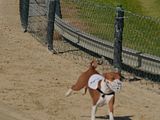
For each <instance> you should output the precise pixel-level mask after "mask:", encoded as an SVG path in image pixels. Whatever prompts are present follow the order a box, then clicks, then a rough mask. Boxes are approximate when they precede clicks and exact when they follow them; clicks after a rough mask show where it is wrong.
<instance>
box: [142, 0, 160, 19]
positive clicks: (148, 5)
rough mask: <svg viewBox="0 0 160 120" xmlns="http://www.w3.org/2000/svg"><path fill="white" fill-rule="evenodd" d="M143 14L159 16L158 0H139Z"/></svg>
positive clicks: (159, 3)
mask: <svg viewBox="0 0 160 120" xmlns="http://www.w3.org/2000/svg"><path fill="white" fill-rule="evenodd" d="M139 1H140V2H141V5H142V10H143V12H144V14H145V15H147V16H153V17H160V7H159V6H160V0H139Z"/></svg>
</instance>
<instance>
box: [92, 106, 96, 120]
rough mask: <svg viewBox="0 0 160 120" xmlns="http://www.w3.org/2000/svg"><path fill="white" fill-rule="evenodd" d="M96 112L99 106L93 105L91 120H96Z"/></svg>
mask: <svg viewBox="0 0 160 120" xmlns="http://www.w3.org/2000/svg"><path fill="white" fill-rule="evenodd" d="M96 110H97V105H93V106H92V111H91V120H95V114H96Z"/></svg>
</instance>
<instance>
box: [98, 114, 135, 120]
mask: <svg viewBox="0 0 160 120" xmlns="http://www.w3.org/2000/svg"><path fill="white" fill-rule="evenodd" d="M131 117H133V116H131V115H130V116H114V120H132V119H131ZM96 119H99V120H100V119H101V120H106V119H109V116H108V115H106V116H96Z"/></svg>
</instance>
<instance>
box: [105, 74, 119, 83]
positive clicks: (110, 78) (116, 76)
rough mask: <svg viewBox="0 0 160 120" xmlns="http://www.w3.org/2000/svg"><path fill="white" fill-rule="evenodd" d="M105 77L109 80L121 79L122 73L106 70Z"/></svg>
mask: <svg viewBox="0 0 160 120" xmlns="http://www.w3.org/2000/svg"><path fill="white" fill-rule="evenodd" d="M103 76H104V78H105V79H107V80H109V81H111V82H112V81H114V80H116V79H118V80H120V73H119V72H105V73H103Z"/></svg>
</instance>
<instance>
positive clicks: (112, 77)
mask: <svg viewBox="0 0 160 120" xmlns="http://www.w3.org/2000/svg"><path fill="white" fill-rule="evenodd" d="M103 76H104V78H105V79H104V82H105V83H106V85H107V86H109V88H110V89H111V90H112V91H114V92H118V91H120V89H121V87H122V82H121V81H120V73H119V72H106V73H103Z"/></svg>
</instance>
